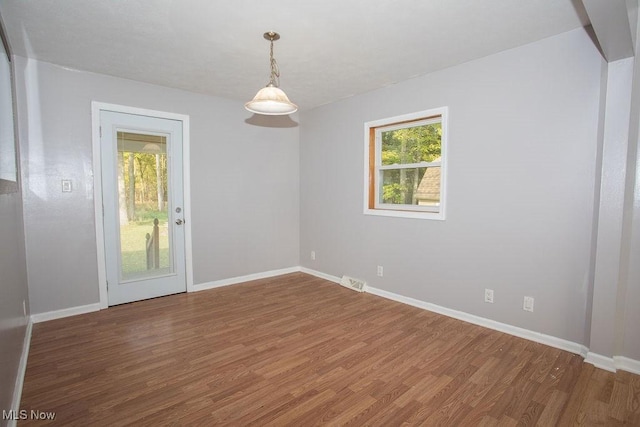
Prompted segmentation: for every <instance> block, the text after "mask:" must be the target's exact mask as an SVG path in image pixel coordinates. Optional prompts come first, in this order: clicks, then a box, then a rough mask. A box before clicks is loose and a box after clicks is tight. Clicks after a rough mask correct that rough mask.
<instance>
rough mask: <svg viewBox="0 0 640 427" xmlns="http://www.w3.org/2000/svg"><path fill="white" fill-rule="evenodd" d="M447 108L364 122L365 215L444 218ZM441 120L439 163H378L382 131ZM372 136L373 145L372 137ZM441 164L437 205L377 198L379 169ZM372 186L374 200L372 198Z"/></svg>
mask: <svg viewBox="0 0 640 427" xmlns="http://www.w3.org/2000/svg"><path fill="white" fill-rule="evenodd" d="M447 118H448V108H447V107H440V108H434V109H431V110H425V111H419V112H416V113H411V114H404V115H401V116H395V117H390V118H386V119H380V120H374V121H369V122H366V123H365V124H364V214H365V215H378V216H391V217H400V218H418V219H435V220H444V219H445V209H446V195H447V191H446V190H447V184H446V183H447V178H446V177H447V158H448V156H447V139H448V136H449V132H448V128H447ZM437 122H440V123H441V126H442V140H441V156H440V157H441V161H440V162H421V163H412V164H403V165H386V166H383V165H382V164H381V157H382V156H381V149H382V147H381V144H382V142H381V138H380V135H381V132H386V131H390V130H396V129H403V128H407V127H415V126H420V125H424V124H429V123H437ZM372 137H374V138H375V144H373V143H372V141H371V138H372ZM372 146H373V147H375V148H374V150H375V153H373V159H374V164H373V165H372V164H371V161H372V157H371V154H372V153H371V147H372ZM434 166H439V167H440V205H439V206H438V207H434V206H420V205H400V204H390V203H381V202H380V200H379V198H380V179H379V177H380V172H381V171H383V170H394V169H403V168H407V169H415V168H417V167H434ZM372 186H373V187H374V188H373V197H374V200H371V196H372V192H371V187H372Z"/></svg>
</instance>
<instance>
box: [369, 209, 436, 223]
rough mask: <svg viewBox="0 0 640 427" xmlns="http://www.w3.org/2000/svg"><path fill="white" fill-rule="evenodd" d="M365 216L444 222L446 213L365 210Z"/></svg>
mask: <svg viewBox="0 0 640 427" xmlns="http://www.w3.org/2000/svg"><path fill="white" fill-rule="evenodd" d="M363 213H364V214H365V215H375V216H390V217H395V218H413V219H431V220H436V221H444V220H445V216H444V212H442V211H440V212H420V211H401V210H390V209H369V208H365V209H364V212H363Z"/></svg>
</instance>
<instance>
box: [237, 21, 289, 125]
mask: <svg viewBox="0 0 640 427" xmlns="http://www.w3.org/2000/svg"><path fill="white" fill-rule="evenodd" d="M264 38H265V39H267V40H269V42H270V43H271V49H270V51H269V57H270V59H271V78H270V79H269V84H268V85H267V86H266V87H264V88H262V89H260V90H259V91H258V93H257V94H256V96H255V97H254V98H253V99H252V100H251V101H249V102H247V103H246V104H244V108H246V109H247V110H249V111H251V112H252V113H256V114H265V115H268V116H282V115H286V114H291V113H295V112H296V111H298V106H297V105H296V104H293V103H292V102H291V101H289V98H288V97H287V94H286V93H284V91H283V90H282V89H280V88H279V87H278V86H280V69H279V68H278V63H277V62H276V60H275V58H274V57H273V42H274V41H275V40H278V39H279V38H280V34H278V33H274V32H273V31H269V32H268V33H264Z"/></svg>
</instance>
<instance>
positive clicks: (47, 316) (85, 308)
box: [31, 302, 101, 323]
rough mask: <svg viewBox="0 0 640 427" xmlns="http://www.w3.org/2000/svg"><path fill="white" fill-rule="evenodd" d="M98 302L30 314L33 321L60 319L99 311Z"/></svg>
mask: <svg viewBox="0 0 640 427" xmlns="http://www.w3.org/2000/svg"><path fill="white" fill-rule="evenodd" d="M100 309H101V306H100V303H99V302H97V303H95V304H87V305H79V306H77V307H70V308H63V309H62V310H54V311H47V312H45V313H36V314H32V315H31V321H32V322H33V323H40V322H46V321H48V320H55V319H62V318H63V317H70V316H76V315H78V314H85V313H91V312H93V311H100Z"/></svg>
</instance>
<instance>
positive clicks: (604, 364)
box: [584, 351, 616, 372]
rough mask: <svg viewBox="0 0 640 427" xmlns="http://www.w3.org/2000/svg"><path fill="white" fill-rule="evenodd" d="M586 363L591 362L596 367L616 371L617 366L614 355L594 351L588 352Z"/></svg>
mask: <svg viewBox="0 0 640 427" xmlns="http://www.w3.org/2000/svg"><path fill="white" fill-rule="evenodd" d="M584 361H585V362H586V363H590V364H592V365H593V366H595V367H596V368H600V369H604V370H605V371H609V372H615V371H616V366H615V363H614V361H613V358H612V357H607V356H603V355H601V354H598V353H594V352H592V351H590V352H588V353H587V356H586V357H585V358H584Z"/></svg>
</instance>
